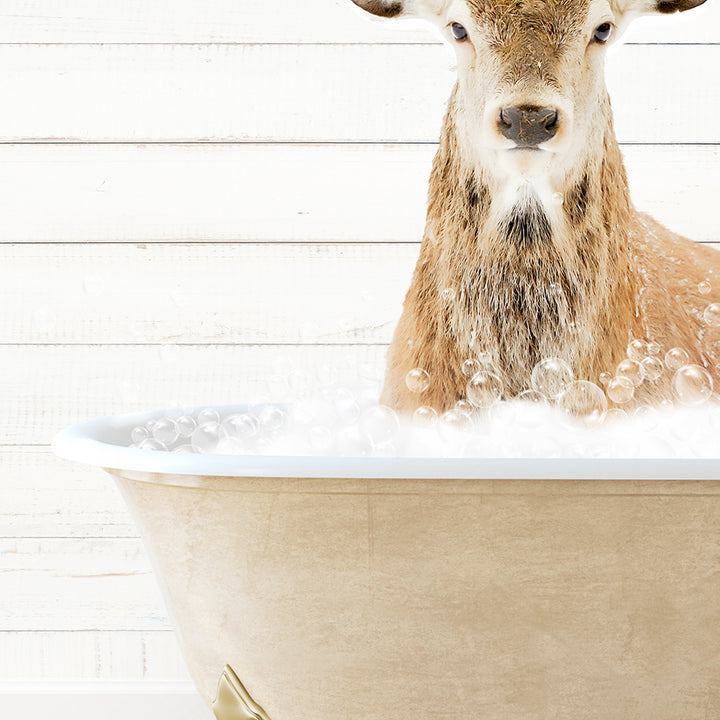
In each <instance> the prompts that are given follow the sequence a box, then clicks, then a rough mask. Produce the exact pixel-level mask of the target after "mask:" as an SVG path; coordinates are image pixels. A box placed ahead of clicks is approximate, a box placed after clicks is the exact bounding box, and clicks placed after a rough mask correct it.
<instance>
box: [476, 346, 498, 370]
mask: <svg viewBox="0 0 720 720" xmlns="http://www.w3.org/2000/svg"><path fill="white" fill-rule="evenodd" d="M477 361H478V363H479V365H480V367H479V370H488V371H490V372H494V373H495V374H497V367H496V366H495V362H494V360H493V356H492V353H491V352H488V351H487V350H482V351H481V352H479V353H478V354H477ZM473 375H474V373H473ZM470 377H472V375H471V376H470Z"/></svg>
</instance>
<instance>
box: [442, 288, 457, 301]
mask: <svg viewBox="0 0 720 720" xmlns="http://www.w3.org/2000/svg"><path fill="white" fill-rule="evenodd" d="M442 298H443V300H445V301H446V302H452V301H453V300H454V299H455V290H454V289H453V288H449V287H448V288H445V289H444V290H443V291H442Z"/></svg>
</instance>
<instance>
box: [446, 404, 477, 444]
mask: <svg viewBox="0 0 720 720" xmlns="http://www.w3.org/2000/svg"><path fill="white" fill-rule="evenodd" d="M438 425H439V429H440V436H441V437H442V438H443V439H444V440H446V441H448V440H453V439H455V437H457V433H462V432H467V431H468V430H470V428H472V426H473V421H472V418H471V417H470V415H468V414H467V413H466V412H464V411H463V410H455V409H453V410H448V411H447V412H444V413H443V414H442V415H441V416H440V422H439V424H438Z"/></svg>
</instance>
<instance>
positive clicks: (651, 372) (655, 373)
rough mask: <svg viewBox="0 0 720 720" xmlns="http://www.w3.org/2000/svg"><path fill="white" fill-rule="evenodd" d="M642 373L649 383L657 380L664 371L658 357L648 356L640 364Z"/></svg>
mask: <svg viewBox="0 0 720 720" xmlns="http://www.w3.org/2000/svg"><path fill="white" fill-rule="evenodd" d="M640 365H642V370H643V373H644V374H645V378H646V379H647V380H650V382H652V381H654V380H657V379H658V378H659V377H660V376H661V375H662V374H663V371H664V370H665V367H664V365H663V364H662V360H660V358H659V357H655V356H654V355H649V356H648V357H646V358H645V359H644V360H643V361H642V362H641V363H640Z"/></svg>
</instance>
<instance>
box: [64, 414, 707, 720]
mask: <svg viewBox="0 0 720 720" xmlns="http://www.w3.org/2000/svg"><path fill="white" fill-rule="evenodd" d="M217 409H218V410H220V411H221V412H224V413H227V412H230V411H231V410H232V411H233V412H239V411H242V410H243V409H244V408H242V407H239V406H237V407H234V408H228V407H224V408H217ZM161 415H162V413H161V412H158V413H146V414H142V415H137V414H136V415H127V416H118V417H111V418H104V419H100V420H94V421H91V422H86V423H83V424H81V425H77V426H75V427H72V428H69V429H68V430H65V431H63V432H62V433H60V435H58V436H57V438H56V439H55V441H54V444H53V447H54V450H55V452H56V453H57V454H58V455H60V456H62V457H64V458H67V459H70V460H74V461H77V462H81V463H88V464H91V465H97V466H99V467H102V468H104V469H106V470H107V471H108V472H109V473H110V474H111V475H112V476H113V477H114V478H115V481H116V482H117V484H118V486H119V488H120V490H121V491H122V494H123V495H124V497H125V500H126V501H127V503H128V506H129V507H130V509H131V511H132V512H133V514H134V517H135V519H136V521H137V524H138V527H139V529H140V532H141V534H142V537H143V538H144V541H145V543H146V547H147V549H148V551H149V553H150V556H151V559H152V562H153V565H154V568H155V571H156V575H157V579H158V582H159V583H160V586H161V588H162V591H163V594H164V597H165V600H166V603H167V607H168V609H169V612H170V614H171V617H172V620H173V622H174V626H175V628H176V632H177V635H178V638H179V640H180V644H181V647H182V650H183V653H184V656H185V659H186V661H187V664H188V667H189V668H190V671H191V674H192V677H193V679H194V681H195V684H196V686H197V688H198V690H199V692H200V693H201V695H202V696H203V698H204V699H205V701H206V702H207V703H208V705H209V706H212V707H213V710H214V712H215V714H216V716H217V717H218V718H219V719H220V720H240V719H248V718H255V719H256V720H351V719H352V720H360V719H363V720H364V719H367V720H438V718H440V717H448V718H453V719H456V720H480V719H482V720H550V719H556V718H557V719H561V720H565V719H567V720H589V719H591V718H592V719H595V718H597V720H621V719H622V720H630V719H632V720H646V719H647V720H701V719H702V720H707V719H710V718H718V717H720V461H718V460H637V459H636V460H568V459H565V460H563V459H510V458H497V459H492V460H472V459H460V458H452V459H438V458H426V459H422V458H411V459H402V458H333V457H314V458H311V457H239V456H223V455H178V454H172V453H153V452H147V451H140V450H134V449H129V448H127V447H121V444H124V443H126V442H127V438H128V437H129V432H130V429H131V428H132V427H134V426H135V425H138V424H140V423H143V422H145V421H146V420H148V419H151V418H154V417H159V416H161Z"/></svg>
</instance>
